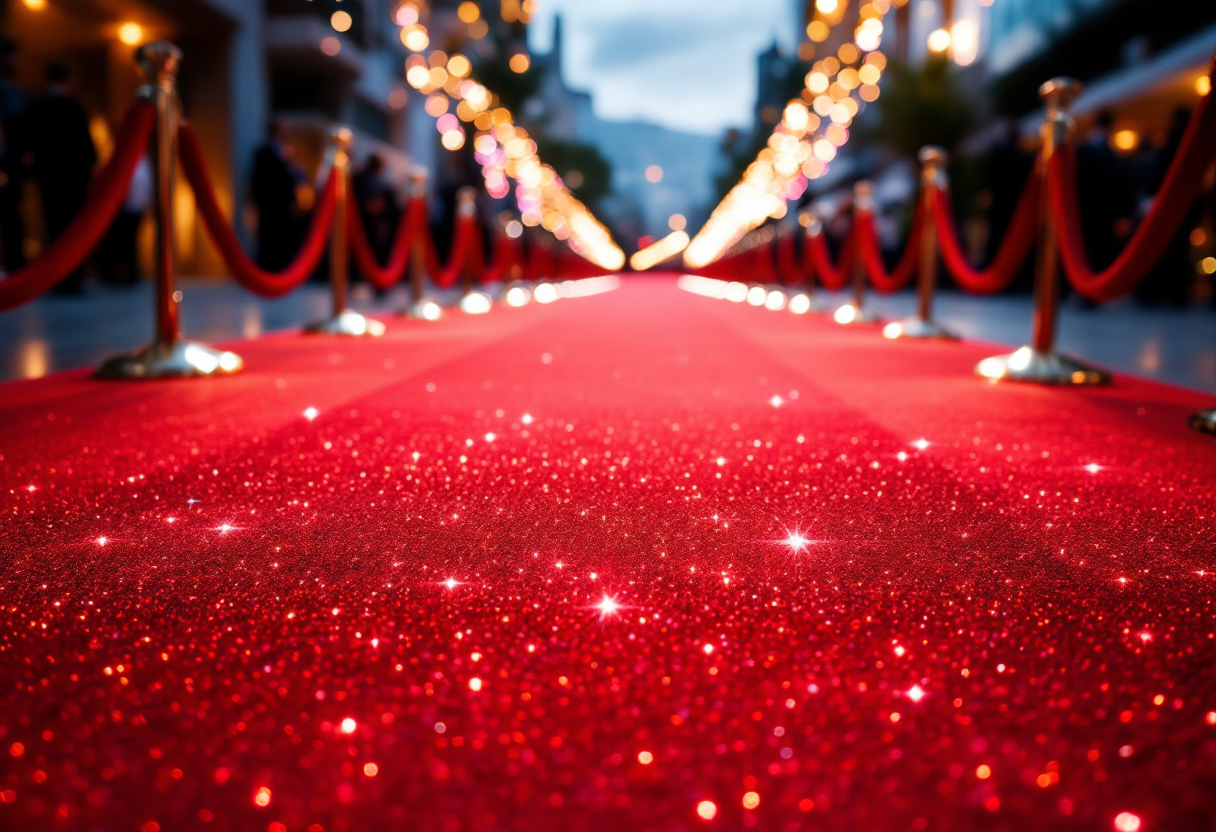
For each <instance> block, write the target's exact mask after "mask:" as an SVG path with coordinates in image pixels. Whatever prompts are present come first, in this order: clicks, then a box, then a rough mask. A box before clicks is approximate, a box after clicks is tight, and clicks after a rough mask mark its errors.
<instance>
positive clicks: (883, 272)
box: [857, 206, 924, 294]
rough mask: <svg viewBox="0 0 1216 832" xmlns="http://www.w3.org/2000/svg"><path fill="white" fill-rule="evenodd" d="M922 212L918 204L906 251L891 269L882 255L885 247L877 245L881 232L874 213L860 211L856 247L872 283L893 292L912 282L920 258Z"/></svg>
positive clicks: (881, 290)
mask: <svg viewBox="0 0 1216 832" xmlns="http://www.w3.org/2000/svg"><path fill="white" fill-rule="evenodd" d="M923 214H924V212H923V210H922V209H921V208H920V207H919V206H918V207H917V209H916V216H915V217H914V218H913V220H912V228H911V230H910V231H909V232H908V243H907V245H906V246H904V253H903V255H901V256H900V258H899V263H898V264H896V266H895V269H894V270H893V271H890V272H888V271H887V265H886V263H884V262H883V259H882V250H881V249H880V248H879V246H878V234H877V232H876V231H875V230H874V215H873V214H871V213H870V212H869V211H859V212H858V214H857V247H858V248H859V249H860V251H861V262H862V264H864V265H865V268H866V272H867V273H868V274H869V276H870V283H871V284H873V286H874V288H875V289H876V290H877V291H879V292H882V293H883V294H891V293H892V292H898V291H899V290H900V289H902V288H904V287H905V286H907V285H908V284H909V283H911V282H912V278H913V277H914V276H915V275H916V267H917V264H918V262H919V258H920V237H921V228H922V227H923V225H924V216H923Z"/></svg>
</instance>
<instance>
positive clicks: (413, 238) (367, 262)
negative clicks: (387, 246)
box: [346, 198, 429, 291]
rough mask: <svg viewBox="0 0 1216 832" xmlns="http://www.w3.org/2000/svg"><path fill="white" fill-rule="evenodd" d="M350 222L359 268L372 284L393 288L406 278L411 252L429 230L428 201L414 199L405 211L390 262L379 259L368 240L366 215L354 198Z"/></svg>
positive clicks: (352, 251) (351, 240) (353, 254)
mask: <svg viewBox="0 0 1216 832" xmlns="http://www.w3.org/2000/svg"><path fill="white" fill-rule="evenodd" d="M346 214H347V222H348V227H349V233H350V243H351V246H350V250H351V255H352V256H353V258H354V261H355V268H357V269H358V270H359V274H361V275H362V276H363V279H364V280H366V281H367V282H368V283H370V284H372V285H373V286H375V287H376V288H377V289H380V290H382V291H383V290H387V289H391V288H392V287H393V286H395V285H396V284H397V283H398V282H399V281H400V280H401V278H402V277H404V276H405V270H406V268H407V267H408V266H409V264H410V254H411V252H413V250H414V246H415V245H418V241H419V239H420V232H421V234H425V233H427V231H429V229H427V227H426V200H424V199H422V198H417V199H411V200H410V204H409V206H408V207H407V208H406V210H405V213H403V214H402V215H401V220H400V222H399V223H398V224H397V231H396V233H395V235H394V237H393V247H392V249H391V250H390V251H389V255H388V262H387V263H385V264H384V265H383V266H381V265H380V263H379V262H377V260H376V253H375V252H374V251H372V244H371V241H369V240H368V239H367V229H366V228H364V227H363V217H362V216H360V215H359V206H358V205H356V204H355V202H354V200H350V201H349V202H348V210H347V212H346Z"/></svg>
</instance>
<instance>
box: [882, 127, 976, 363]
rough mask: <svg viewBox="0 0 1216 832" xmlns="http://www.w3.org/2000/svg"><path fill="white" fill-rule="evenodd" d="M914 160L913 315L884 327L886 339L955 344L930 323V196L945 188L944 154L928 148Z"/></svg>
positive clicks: (933, 243) (933, 279)
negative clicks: (917, 185)
mask: <svg viewBox="0 0 1216 832" xmlns="http://www.w3.org/2000/svg"><path fill="white" fill-rule="evenodd" d="M917 158H918V159H920V163H921V191H920V211H921V218H922V219H921V229H920V258H919V262H918V264H917V265H918V266H919V269H918V271H917V275H916V281H917V310H916V314H915V315H913V316H911V317H909V318H904V319H903V320H902V321H896V322H894V323H890V324H887V325H886V326H885V327H883V330H882V334H883V336H884V337H886V338H935V339H939V340H949V341H956V340H958V336H957V335H955V334H954V333H953V332H951V331H949V330H948V329H946V328H945V327H943V326H942V325H941V324H939V323H937V322H936V321H934V320H933V295H934V292H935V291H936V290H937V222H936V221H935V220H934V218H933V192H934V190H936V189H938V188H942V187H944V186H945V184H946V181H945V180H946V162H947V161H948V159H947V156H946V151H944V150H942V149H941V148H940V147H935V146H933V145H929V146H928V147H922V148H921V151H920V153H918V154H917Z"/></svg>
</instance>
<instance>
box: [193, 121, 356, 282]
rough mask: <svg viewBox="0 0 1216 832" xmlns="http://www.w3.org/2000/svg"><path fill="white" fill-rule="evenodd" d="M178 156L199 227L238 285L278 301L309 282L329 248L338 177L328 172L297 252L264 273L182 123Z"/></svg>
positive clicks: (194, 141)
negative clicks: (226, 213) (285, 263)
mask: <svg viewBox="0 0 1216 832" xmlns="http://www.w3.org/2000/svg"><path fill="white" fill-rule="evenodd" d="M178 155H179V157H180V158H181V163H182V172H183V173H184V174H185V176H186V181H187V182H189V183H190V187H191V189H192V190H193V191H194V200H195V202H196V203H197V205H198V210H199V215H200V216H201V217H202V219H203V225H204V226H206V228H207V233H208V235H209V236H210V237H211V241H212V242H213V243H215V247H216V248H217V249H219V252H220V256H221V257H223V258H224V262H225V263H227V265H228V268H229V269H231V270H232V276H233V277H234V278H235V279H236V281H237V282H238V283H240V284H241V285H242V286H244V287H245V288H246V289H248V290H249V291H250V292H253V293H254V294H256V295H261V296H263V297H268V298H277V297H282V296H283V295H286V294H287V293H288V292H290V291H291V290H292V289H295V288H296V287H297V286H299V285H300V284H301V283H303V282H304V281H305V280H307V279H308V276H309V275H310V274H312V272H313V270H314V269H316V267H317V264H318V263H319V262H320V261H321V255H322V254H324V253H325V249H326V247H327V246H328V244H329V240H328V234H329V231H330V227H331V224H332V223H333V221H334V212H335V210H336V207H337V202H338V178H337V175H336V174H335V173H334V172H333V171H330V174H329V176H328V178H327V179H326V182H325V185H324V187H323V188H322V189H321V193H320V194H319V195H318V198H317V204H316V206H315V207H314V208H313V213H312V220H311V222H310V223H309V226H308V233H307V235H305V238H304V244H303V245H302V246H301V247H300V251H299V253H298V254H296V257H295V259H294V260H293V261H292V262H291V265H289V266H288V267H287V268H286V269H284V270H283V271H281V272H268V271H265V270H264V269H261V268H258V266H257V264H255V263H254V262H253V261H252V260H251V259H250V258H249V255H248V254H246V253H245V250H244V248H242V247H241V242H240V240H238V239H237V238H236V234H235V233H234V232H233V231H232V228H231V226H229V225H228V221H227V220H226V219H225V218H224V213H223V211H221V210H220V205H219V200H217V199H216V196H215V188H214V186H213V185H212V184H211V177H210V175H209V174H208V173H207V166H206V163H205V162H204V161H203V151H202V148H201V147H200V145H199V142H198V136H197V135H196V134H195V132H194V130H193V128H191V127H190V125H189V124H183V125H182V126H181V128H180V129H179V130H178Z"/></svg>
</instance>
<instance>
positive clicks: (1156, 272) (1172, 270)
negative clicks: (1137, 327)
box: [1135, 107, 1203, 306]
mask: <svg viewBox="0 0 1216 832" xmlns="http://www.w3.org/2000/svg"><path fill="white" fill-rule="evenodd" d="M1190 120H1191V111H1190V110H1188V109H1187V108H1186V107H1179V108H1177V109H1175V110H1174V112H1173V114H1172V115H1171V116H1170V127H1169V132H1168V133H1167V134H1166V139H1165V144H1163V145H1162V146H1161V147H1160V149H1158V150H1157V151H1156V152H1155V153H1153V154H1152V156H1151V157H1150V159H1149V161H1148V165H1147V171H1146V174H1147V178H1146V181H1145V192H1146V194H1147V196H1146V197H1145V199H1144V201H1143V203H1142V212H1144V213H1147V211H1148V209H1149V208H1150V207H1151V205H1152V203H1151V199H1152V196H1153V195H1154V194H1156V193H1157V192H1158V191H1159V190H1161V185H1162V184H1163V183H1164V182H1165V175H1166V173H1168V172H1169V169H1170V164H1171V163H1172V162H1173V161H1174V157H1175V156H1177V155H1178V148H1179V147H1181V145H1182V137H1183V136H1184V135H1186V128H1187V125H1188V124H1189V123H1190ZM1202 221H1203V202H1202V200H1200V199H1196V200H1195V204H1194V205H1192V206H1191V208H1190V210H1189V211H1187V213H1186V216H1185V218H1184V219H1183V220H1182V224H1181V225H1180V226H1178V231H1177V232H1175V234H1174V237H1173V239H1171V240H1170V244H1169V246H1168V247H1167V248H1166V249H1165V251H1164V252H1163V253H1162V255H1161V259H1159V260H1158V261H1157V264H1156V265H1155V266H1153V269H1152V271H1150V272H1149V273H1148V276H1147V277H1145V278H1144V280H1141V281H1140V282H1139V283H1138V284H1137V285H1136V289H1135V295H1136V299H1137V300H1139V301H1141V302H1142V303H1146V304H1149V305H1151V306H1155V305H1156V304H1159V303H1163V302H1164V303H1169V304H1170V305H1172V306H1186V304H1187V303H1188V302H1189V301H1190V299H1191V298H1190V290H1191V277H1192V269H1193V266H1194V264H1193V263H1192V262H1191V239H1190V237H1191V232H1192V231H1193V230H1194V229H1195V228H1197V227H1198V226H1199V224H1200V223H1201V222H1202Z"/></svg>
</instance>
